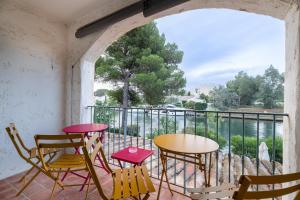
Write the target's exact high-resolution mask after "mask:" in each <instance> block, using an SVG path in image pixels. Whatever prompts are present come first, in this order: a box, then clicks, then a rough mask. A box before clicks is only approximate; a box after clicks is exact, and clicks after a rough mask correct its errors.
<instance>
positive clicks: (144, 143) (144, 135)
mask: <svg viewBox="0 0 300 200" xmlns="http://www.w3.org/2000/svg"><path fill="white" fill-rule="evenodd" d="M145 139H146V110H145V108H144V134H143V146H144V149H145V146H146V141H145Z"/></svg>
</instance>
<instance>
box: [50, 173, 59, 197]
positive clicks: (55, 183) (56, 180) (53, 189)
mask: <svg viewBox="0 0 300 200" xmlns="http://www.w3.org/2000/svg"><path fill="white" fill-rule="evenodd" d="M58 179H59V172H57V176H56V179H55V182H54V185H53V188H52V192H51V196H50V200H52V198H53V194H54V191H55V187H56V185H57V182H58Z"/></svg>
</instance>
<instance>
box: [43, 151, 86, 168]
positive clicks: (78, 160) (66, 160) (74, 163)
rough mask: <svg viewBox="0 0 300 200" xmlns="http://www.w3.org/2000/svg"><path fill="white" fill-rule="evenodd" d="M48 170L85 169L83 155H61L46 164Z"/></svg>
mask: <svg viewBox="0 0 300 200" xmlns="http://www.w3.org/2000/svg"><path fill="white" fill-rule="evenodd" d="M48 167H49V168H50V169H59V168H62V169H68V168H73V169H74V168H75V169H77V168H78V169H82V168H86V163H85V160H84V155H81V154H62V155H60V156H59V157H58V158H57V159H56V160H55V161H53V162H51V163H48Z"/></svg>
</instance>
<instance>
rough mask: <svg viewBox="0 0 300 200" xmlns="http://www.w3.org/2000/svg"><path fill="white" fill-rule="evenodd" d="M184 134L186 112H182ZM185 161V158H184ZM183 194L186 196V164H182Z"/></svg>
mask: <svg viewBox="0 0 300 200" xmlns="http://www.w3.org/2000/svg"><path fill="white" fill-rule="evenodd" d="M184 134H186V111H185V110H184ZM184 160H185V156H184ZM183 168H184V169H183V170H184V171H183V193H184V194H186V162H185V161H184V163H183Z"/></svg>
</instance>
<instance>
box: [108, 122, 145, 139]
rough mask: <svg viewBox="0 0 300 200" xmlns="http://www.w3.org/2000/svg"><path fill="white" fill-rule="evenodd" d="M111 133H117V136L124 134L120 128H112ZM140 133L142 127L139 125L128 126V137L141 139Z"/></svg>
mask: <svg viewBox="0 0 300 200" xmlns="http://www.w3.org/2000/svg"><path fill="white" fill-rule="evenodd" d="M110 132H113V133H117V134H120V133H121V134H122V135H123V134H124V133H123V129H122V128H121V131H120V129H119V128H112V129H110ZM139 132H140V126H137V125H132V126H131V125H130V126H127V135H129V136H134V137H139Z"/></svg>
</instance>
